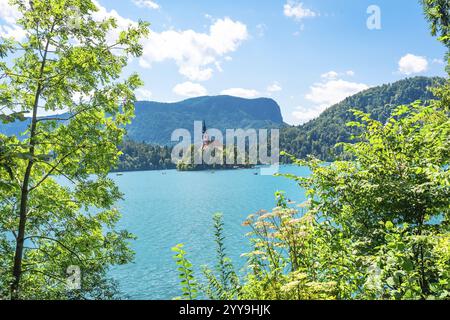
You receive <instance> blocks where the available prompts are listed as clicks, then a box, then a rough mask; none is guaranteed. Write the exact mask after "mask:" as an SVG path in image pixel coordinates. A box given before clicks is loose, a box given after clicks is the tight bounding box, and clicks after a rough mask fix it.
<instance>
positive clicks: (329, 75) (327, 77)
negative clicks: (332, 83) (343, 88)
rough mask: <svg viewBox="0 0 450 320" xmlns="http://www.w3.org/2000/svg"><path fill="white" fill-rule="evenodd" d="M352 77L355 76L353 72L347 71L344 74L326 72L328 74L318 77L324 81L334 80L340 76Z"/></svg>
mask: <svg viewBox="0 0 450 320" xmlns="http://www.w3.org/2000/svg"><path fill="white" fill-rule="evenodd" d="M354 75H355V72H354V71H352V70H348V71H345V72H339V73H338V72H336V71H328V72H326V73H324V74H322V75H321V76H320V77H321V78H322V79H325V80H336V79H338V78H339V77H341V76H349V77H353V76H354Z"/></svg>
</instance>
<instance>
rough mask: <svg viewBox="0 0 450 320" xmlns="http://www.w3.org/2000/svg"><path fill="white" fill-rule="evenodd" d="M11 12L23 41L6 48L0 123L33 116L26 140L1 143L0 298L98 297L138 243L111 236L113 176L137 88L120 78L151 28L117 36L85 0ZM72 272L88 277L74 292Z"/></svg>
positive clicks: (23, 2)
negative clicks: (113, 267) (108, 275)
mask: <svg viewBox="0 0 450 320" xmlns="http://www.w3.org/2000/svg"><path fill="white" fill-rule="evenodd" d="M11 4H12V5H14V6H16V7H17V8H18V10H19V12H20V14H21V17H20V18H19V20H18V22H17V24H18V25H19V26H21V27H22V28H23V29H24V30H25V32H26V38H25V40H24V41H22V42H17V41H14V40H12V39H5V38H1V40H0V55H1V56H2V58H5V57H6V56H7V55H10V56H11V58H13V60H12V59H9V60H6V59H4V60H3V61H2V62H0V78H1V79H2V82H1V83H0V107H1V109H0V110H1V112H2V113H1V120H2V121H3V122H11V121H16V120H25V119H24V116H25V115H30V118H29V119H27V121H29V126H28V130H27V131H26V132H24V133H23V138H24V139H23V140H22V141H19V140H18V139H16V138H14V137H5V136H1V137H0V141H1V144H0V148H1V150H2V155H1V157H0V159H1V160H0V164H1V165H0V181H1V184H0V194H1V196H0V232H1V233H0V260H1V262H0V264H1V265H2V267H3V266H5V267H6V269H4V270H8V271H6V272H4V273H2V274H0V283H1V286H0V287H1V288H2V289H1V290H2V292H1V293H0V294H3V295H7V294H8V291H9V293H10V294H11V297H12V298H13V299H19V298H68V297H70V296H75V297H78V298H81V297H84V298H89V297H92V296H96V297H99V295H100V296H102V295H103V294H102V293H101V291H102V290H100V294H99V288H101V286H102V285H104V284H105V281H106V280H105V281H104V279H105V276H106V271H107V269H108V267H109V265H112V264H122V263H126V262H128V261H130V259H131V258H132V252H131V251H130V249H129V248H128V245H127V240H129V239H132V235H130V234H129V233H128V232H126V231H116V230H115V228H114V225H115V223H116V222H117V220H118V219H119V216H120V215H119V212H118V211H117V209H115V208H114V203H115V201H116V200H118V199H119V198H120V197H121V194H120V192H119V190H118V188H117V187H116V186H115V185H114V183H113V181H112V180H111V179H109V178H108V177H107V174H108V172H109V170H110V168H111V167H114V166H115V165H116V162H117V159H118V155H119V153H118V151H117V147H116V146H117V145H118V144H119V143H120V142H121V141H122V138H123V136H124V134H125V129H124V128H125V125H126V124H128V123H129V122H130V120H131V118H132V117H133V112H134V100H135V97H134V94H133V90H134V89H136V88H137V87H138V86H140V85H141V80H140V79H139V77H138V76H137V75H131V76H130V77H129V78H127V79H125V80H123V81H120V79H119V78H120V77H121V72H122V70H123V68H124V67H125V66H126V64H127V60H128V59H129V57H133V56H134V57H137V56H139V55H141V53H142V46H141V45H140V44H139V40H140V38H142V37H144V36H147V34H148V24H147V23H144V22H139V23H136V24H135V25H131V26H129V27H128V28H127V29H126V30H119V29H118V26H117V21H116V20H115V19H114V18H105V19H103V20H99V19H94V15H93V13H95V12H96V11H97V10H98V9H97V8H96V6H95V4H94V3H93V1H90V0H32V1H31V0H30V1H28V0H13V1H11ZM114 33H116V34H117V36H114ZM43 111H46V112H49V113H52V114H60V115H55V116H48V117H42V116H40V114H41V113H42V112H43ZM61 113H62V115H61ZM4 150H6V151H7V152H5V151H4ZM69 266H79V268H80V269H81V274H82V283H81V290H78V291H74V292H72V293H70V294H68V293H67V292H66V290H65V289H66V285H65V279H66V278H67V275H66V270H67V268H68V267H69ZM2 270H3V268H2ZM6 288H9V289H6Z"/></svg>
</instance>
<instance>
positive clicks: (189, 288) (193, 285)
mask: <svg viewBox="0 0 450 320" xmlns="http://www.w3.org/2000/svg"><path fill="white" fill-rule="evenodd" d="M172 251H174V252H175V255H174V257H173V258H174V259H175V262H176V264H177V266H178V278H179V279H180V285H181V291H182V293H183V295H182V296H181V297H178V298H176V299H177V300H195V299H196V298H197V297H198V284H197V281H196V280H195V277H194V271H193V270H192V263H190V262H189V260H187V258H186V251H184V250H183V245H182V244H179V245H177V246H175V247H173V248H172Z"/></svg>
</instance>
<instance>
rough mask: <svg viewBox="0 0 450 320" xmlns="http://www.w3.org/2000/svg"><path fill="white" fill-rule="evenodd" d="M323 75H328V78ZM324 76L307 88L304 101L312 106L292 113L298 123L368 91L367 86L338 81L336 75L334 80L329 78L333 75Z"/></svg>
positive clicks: (300, 108)
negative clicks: (320, 80)
mask: <svg viewBox="0 0 450 320" xmlns="http://www.w3.org/2000/svg"><path fill="white" fill-rule="evenodd" d="M346 74H347V72H346ZM324 75H328V77H325V76H324ZM324 75H322V79H323V81H322V82H318V83H315V84H314V85H312V86H311V87H310V88H309V92H308V93H307V94H306V95H305V99H306V100H308V101H310V102H312V103H313V105H312V106H311V107H298V108H297V109H296V110H295V111H294V112H293V113H292V115H293V116H294V118H295V119H296V120H298V122H299V123H305V122H307V121H309V120H312V119H314V118H316V117H318V116H319V115H320V114H321V113H322V112H324V111H325V110H326V109H328V108H329V107H330V106H332V105H334V104H336V103H339V102H341V101H342V100H344V99H345V98H347V97H350V96H352V95H354V94H356V93H358V92H361V91H363V90H366V89H369V86H368V85H367V84H364V83H356V82H349V81H345V80H342V79H338V78H337V75H336V78H330V76H335V74H334V73H326V74H324Z"/></svg>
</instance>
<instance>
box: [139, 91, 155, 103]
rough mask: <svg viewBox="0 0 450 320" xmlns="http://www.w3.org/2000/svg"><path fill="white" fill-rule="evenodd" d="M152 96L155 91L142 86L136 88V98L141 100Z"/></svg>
mask: <svg viewBox="0 0 450 320" xmlns="http://www.w3.org/2000/svg"><path fill="white" fill-rule="evenodd" d="M152 96H153V93H152V92H151V91H150V90H148V89H144V88H140V89H137V90H136V99H138V100H140V101H145V100H150V99H151V97H152Z"/></svg>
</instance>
